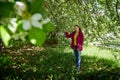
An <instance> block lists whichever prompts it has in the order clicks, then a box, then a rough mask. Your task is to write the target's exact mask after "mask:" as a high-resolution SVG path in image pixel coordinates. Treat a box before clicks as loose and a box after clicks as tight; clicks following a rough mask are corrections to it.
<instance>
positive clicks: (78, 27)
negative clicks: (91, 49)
mask: <svg viewBox="0 0 120 80" xmlns="http://www.w3.org/2000/svg"><path fill="white" fill-rule="evenodd" d="M75 26H77V27H78V28H79V32H82V30H81V28H80V27H79V25H74V27H75Z"/></svg>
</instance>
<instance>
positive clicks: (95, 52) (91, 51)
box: [82, 46, 115, 60]
mask: <svg viewBox="0 0 120 80" xmlns="http://www.w3.org/2000/svg"><path fill="white" fill-rule="evenodd" d="M113 53H114V52H112V51H110V50H106V49H100V48H98V47H96V46H85V47H84V50H83V54H82V55H88V56H95V57H97V58H105V59H110V60H115V57H114V56H113Z"/></svg>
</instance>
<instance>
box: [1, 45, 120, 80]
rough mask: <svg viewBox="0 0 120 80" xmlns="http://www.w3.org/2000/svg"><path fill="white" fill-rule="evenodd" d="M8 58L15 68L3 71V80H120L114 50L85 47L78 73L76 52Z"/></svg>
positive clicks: (56, 50) (50, 50)
mask: <svg viewBox="0 0 120 80" xmlns="http://www.w3.org/2000/svg"><path fill="white" fill-rule="evenodd" d="M21 53H22V54H21V55H16V54H11V55H10V54H6V56H7V57H9V61H11V62H12V64H9V65H7V66H4V67H2V68H1V69H0V73H2V74H1V75H0V80H2V79H3V80H4V79H5V80H13V79H14V80H20V79H22V80H120V77H119V75H120V66H119V62H118V60H116V58H115V57H114V55H113V53H116V52H112V51H110V50H106V49H99V48H97V47H94V46H84V50H83V52H82V62H81V69H80V71H79V72H77V70H76V68H75V67H74V65H75V60H74V55H73V51H72V49H70V48H68V47H65V48H64V49H62V48H47V49H45V50H42V51H36V52H34V51H22V52H21Z"/></svg>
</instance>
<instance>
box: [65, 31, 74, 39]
mask: <svg viewBox="0 0 120 80" xmlns="http://www.w3.org/2000/svg"><path fill="white" fill-rule="evenodd" d="M72 35H73V33H71V34H69V33H68V32H65V36H66V38H70V37H72Z"/></svg>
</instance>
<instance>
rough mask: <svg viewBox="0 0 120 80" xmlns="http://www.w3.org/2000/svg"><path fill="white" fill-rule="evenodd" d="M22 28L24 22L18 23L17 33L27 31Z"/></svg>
mask: <svg viewBox="0 0 120 80" xmlns="http://www.w3.org/2000/svg"><path fill="white" fill-rule="evenodd" d="M22 26H23V22H22V21H18V26H17V30H16V33H19V32H23V31H25V30H24V29H23V27H22Z"/></svg>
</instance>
